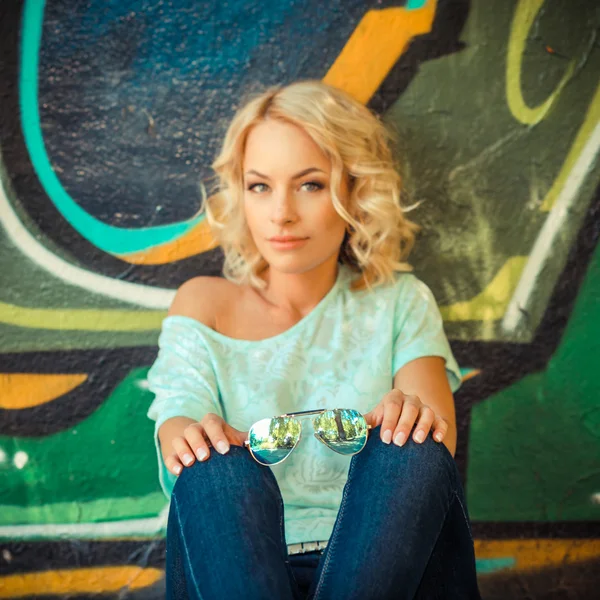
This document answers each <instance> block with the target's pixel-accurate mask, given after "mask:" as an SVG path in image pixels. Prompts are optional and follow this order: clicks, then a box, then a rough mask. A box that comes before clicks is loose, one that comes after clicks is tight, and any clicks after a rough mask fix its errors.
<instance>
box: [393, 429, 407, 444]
mask: <svg viewBox="0 0 600 600" xmlns="http://www.w3.org/2000/svg"><path fill="white" fill-rule="evenodd" d="M405 440H406V434H405V433H404V431H399V432H398V433H397V434H396V437H395V438H394V444H396V445H397V446H402V444H404V442H405Z"/></svg>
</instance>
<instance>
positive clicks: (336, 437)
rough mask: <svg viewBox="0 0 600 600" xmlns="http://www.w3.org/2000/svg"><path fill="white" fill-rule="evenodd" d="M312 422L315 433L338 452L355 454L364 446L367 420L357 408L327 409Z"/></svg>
mask: <svg viewBox="0 0 600 600" xmlns="http://www.w3.org/2000/svg"><path fill="white" fill-rule="evenodd" d="M313 424H314V427H315V434H316V435H317V436H318V437H319V438H320V439H321V440H322V441H323V442H324V443H325V444H326V445H327V446H329V447H330V448H331V449H332V450H335V451H336V452H339V453H340V454H356V453H357V452H360V451H361V450H362V449H363V448H364V446H365V443H366V441H367V432H368V428H367V422H366V421H365V418H364V417H363V416H362V415H361V414H360V413H359V412H358V411H357V410H352V409H350V408H335V409H333V410H328V411H326V412H324V413H322V414H320V415H317V416H316V417H315V418H314V420H313Z"/></svg>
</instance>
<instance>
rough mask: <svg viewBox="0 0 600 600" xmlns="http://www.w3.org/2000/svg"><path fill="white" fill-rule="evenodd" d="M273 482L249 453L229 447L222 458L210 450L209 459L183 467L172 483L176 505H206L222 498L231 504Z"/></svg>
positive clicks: (238, 447) (265, 469)
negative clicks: (177, 502) (186, 502)
mask: <svg viewBox="0 0 600 600" xmlns="http://www.w3.org/2000/svg"><path fill="white" fill-rule="evenodd" d="M272 478H274V476H273V474H272V472H271V471H270V469H269V468H268V467H263V466H261V465H259V464H258V463H257V462H256V461H254V460H253V459H252V457H251V456H250V454H249V452H248V451H247V450H246V449H245V448H243V447H241V446H234V445H232V446H231V447H230V449H229V451H228V452H227V453H226V454H223V455H222V454H219V453H218V452H217V451H216V450H214V449H212V450H211V453H210V456H209V458H207V459H206V460H204V461H199V460H196V461H195V462H194V464H192V465H191V466H189V467H184V469H183V470H182V472H181V474H180V475H179V477H178V478H177V480H176V481H175V485H174V487H173V495H175V496H177V500H178V501H190V502H195V503H206V502H210V501H213V500H219V501H220V500H222V499H224V498H225V497H226V498H228V499H230V500H233V501H235V500H236V499H239V498H241V497H243V496H244V495H246V494H247V493H248V492H249V491H250V490H252V489H256V486H263V487H264V486H265V485H269V483H270V479H272Z"/></svg>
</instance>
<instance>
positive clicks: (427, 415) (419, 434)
mask: <svg viewBox="0 0 600 600" xmlns="http://www.w3.org/2000/svg"><path fill="white" fill-rule="evenodd" d="M434 421H435V413H434V412H433V409H431V408H430V407H429V406H423V407H421V417H420V418H419V421H418V422H417V426H416V427H415V432H414V433H413V440H415V442H417V443H418V444H422V443H423V442H424V441H425V438H426V437H427V435H428V434H429V431H430V429H431V426H432V425H433V422H434Z"/></svg>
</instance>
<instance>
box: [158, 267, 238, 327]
mask: <svg viewBox="0 0 600 600" xmlns="http://www.w3.org/2000/svg"><path fill="white" fill-rule="evenodd" d="M232 287H235V286H234V285H233V284H232V283H231V282H230V281H227V279H225V278H224V277H210V276H199V277H193V278H192V279H188V280H187V281H186V282H185V283H183V284H182V285H181V286H179V289H178V290H177V293H176V294H175V298H173V302H172V303H171V307H170V308H169V312H168V314H169V316H172V315H180V316H183V317H190V318H192V319H196V320H197V321H200V322H201V323H204V325H207V326H208V327H211V328H213V329H214V328H215V324H216V318H217V314H218V311H219V310H221V309H222V308H223V306H224V305H226V304H229V302H230V299H231V296H232V294H233V291H234V290H233V289H232Z"/></svg>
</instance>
